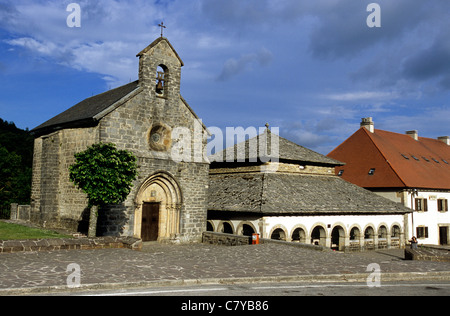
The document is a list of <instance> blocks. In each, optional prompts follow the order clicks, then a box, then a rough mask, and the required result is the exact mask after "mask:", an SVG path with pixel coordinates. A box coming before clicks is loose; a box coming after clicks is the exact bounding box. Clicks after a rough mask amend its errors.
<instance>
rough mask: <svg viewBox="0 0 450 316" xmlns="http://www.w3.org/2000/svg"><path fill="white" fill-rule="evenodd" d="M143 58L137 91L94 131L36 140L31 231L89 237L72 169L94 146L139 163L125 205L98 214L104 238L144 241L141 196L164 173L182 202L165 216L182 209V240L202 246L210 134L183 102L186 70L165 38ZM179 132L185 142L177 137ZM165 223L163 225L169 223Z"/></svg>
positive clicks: (107, 114)
mask: <svg viewBox="0 0 450 316" xmlns="http://www.w3.org/2000/svg"><path fill="white" fill-rule="evenodd" d="M138 56H139V57H140V63H139V65H140V66H139V67H140V68H139V87H138V88H137V89H136V90H134V91H133V92H131V93H130V94H128V95H127V96H125V97H123V98H122V99H121V100H118V101H117V102H115V103H114V104H112V105H111V106H110V107H109V108H107V109H104V110H103V111H102V112H100V113H97V114H96V115H95V116H94V117H93V118H92V119H93V122H98V124H97V125H96V126H95V127H84V128H74V129H61V130H59V131H56V132H54V133H52V134H49V135H44V136H41V137H39V138H37V139H36V140H35V146H34V160H33V180H32V200H31V212H30V220H31V221H32V222H33V223H36V224H38V225H41V226H44V225H45V226H46V227H49V228H66V229H69V230H71V231H85V230H86V229H87V225H88V217H89V211H88V209H87V206H88V203H87V202H88V201H87V198H86V195H85V194H84V193H83V192H82V191H80V190H78V189H76V188H75V186H74V184H73V183H72V182H71V181H70V179H69V166H70V165H72V164H73V163H74V162H75V158H74V154H75V153H77V152H80V151H83V150H85V149H86V148H87V147H88V146H90V145H92V144H94V143H98V142H103V143H113V144H115V145H116V146H117V148H118V149H124V150H129V151H131V152H132V153H133V154H134V155H135V156H136V157H137V158H138V166H139V169H138V173H139V176H138V179H137V180H136V181H135V182H134V183H133V188H132V191H131V193H130V195H129V196H128V198H127V200H126V201H124V203H122V204H121V205H111V206H106V207H104V208H102V209H101V210H100V212H99V214H100V217H99V221H98V233H99V234H100V235H106V236H139V234H136V232H138V231H139V229H137V227H136V226H139V225H141V223H140V222H139V218H138V216H137V214H138V210H139V205H140V204H142V203H143V201H137V200H136V199H137V196H138V194H139V192H140V190H141V188H142V186H143V185H145V184H146V181H147V180H148V179H149V178H151V177H152V176H154V175H155V174H158V173H164V174H167V175H169V176H170V177H171V178H172V179H174V183H176V187H177V189H178V190H179V191H180V192H181V194H180V196H179V200H178V201H171V203H173V205H172V204H171V205H167V207H165V208H164V209H165V210H169V209H170V211H172V210H173V208H176V209H177V210H178V209H179V220H178V222H179V226H180V229H179V232H178V236H177V239H178V240H179V241H198V242H199V241H200V240H201V233H202V232H203V231H204V230H205V229H206V203H207V189H208V169H209V162H208V161H207V159H206V158H205V157H204V155H203V151H204V149H205V148H206V137H204V136H205V135H204V134H205V132H206V131H205V129H204V126H203V125H202V124H201V122H199V121H198V120H197V117H196V115H195V114H194V113H193V111H192V109H191V108H190V107H189V105H188V104H187V103H186V101H185V100H184V99H183V98H182V97H181V96H180V80H181V67H182V66H183V63H182V61H181V59H180V58H179V56H178V55H177V53H176V52H175V51H174V49H173V47H172V46H171V45H170V44H169V43H168V41H166V40H165V39H162V38H161V39H158V40H156V41H155V42H154V43H153V44H152V45H150V46H149V47H147V48H146V49H144V50H143V51H142V52H141V53H140V54H139V55H138ZM159 66H161V67H162V68H163V69H164V71H165V83H164V92H163V93H158V92H156V89H155V79H156V72H157V67H159ZM179 130H182V131H184V132H185V134H187V135H185V134H180V133H176V131H179ZM153 133H156V134H157V135H153ZM158 133H160V134H161V135H160V134H158ZM160 139H161V141H160ZM152 142H157V143H158V144H154V143H152ZM174 148H175V149H176V150H178V153H180V151H182V152H183V155H182V158H183V159H180V160H177V159H173V149H174ZM156 202H160V201H156ZM167 203H169V202H167ZM164 216H165V217H164ZM164 216H163V217H162V218H168V216H167V215H164ZM178 222H177V223H178Z"/></svg>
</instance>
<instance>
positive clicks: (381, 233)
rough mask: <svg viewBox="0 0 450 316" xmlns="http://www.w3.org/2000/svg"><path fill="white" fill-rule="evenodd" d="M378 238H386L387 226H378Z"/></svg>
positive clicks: (382, 224) (383, 224)
mask: <svg viewBox="0 0 450 316" xmlns="http://www.w3.org/2000/svg"><path fill="white" fill-rule="evenodd" d="M377 232H378V238H388V234H389V231H388V225H386V224H385V223H381V224H380V225H378V229H377Z"/></svg>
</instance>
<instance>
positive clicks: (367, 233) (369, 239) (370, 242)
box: [364, 224, 376, 250]
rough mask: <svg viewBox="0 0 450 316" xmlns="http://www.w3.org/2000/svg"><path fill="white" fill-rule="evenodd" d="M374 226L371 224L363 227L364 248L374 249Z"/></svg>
mask: <svg viewBox="0 0 450 316" xmlns="http://www.w3.org/2000/svg"><path fill="white" fill-rule="evenodd" d="M375 234H376V232H375V228H374V226H373V225H372V224H368V225H366V226H365V227H364V247H365V248H366V250H373V249H375Z"/></svg>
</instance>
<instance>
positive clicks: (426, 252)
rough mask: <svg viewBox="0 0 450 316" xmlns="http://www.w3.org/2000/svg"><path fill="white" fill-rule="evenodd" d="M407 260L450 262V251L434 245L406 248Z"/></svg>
mask: <svg viewBox="0 0 450 316" xmlns="http://www.w3.org/2000/svg"><path fill="white" fill-rule="evenodd" d="M405 260H421V261H437V262H450V251H449V250H447V249H439V248H432V247H420V248H418V249H408V248H406V249H405Z"/></svg>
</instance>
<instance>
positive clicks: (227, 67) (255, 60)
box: [217, 48, 273, 81]
mask: <svg viewBox="0 0 450 316" xmlns="http://www.w3.org/2000/svg"><path fill="white" fill-rule="evenodd" d="M272 59H273V55H272V53H271V52H270V51H269V50H267V49H265V48H263V49H261V50H259V51H258V52H257V53H252V54H245V55H242V56H241V57H239V59H234V58H231V59H228V60H227V61H226V62H225V64H224V66H223V69H222V72H221V73H220V75H219V76H218V77H217V80H218V81H225V80H228V79H230V78H232V77H234V76H237V75H238V74H240V73H242V72H244V71H245V70H246V69H247V68H248V67H250V66H251V65H252V64H257V65H259V66H260V67H264V66H267V65H269V64H270V63H271V62H272Z"/></svg>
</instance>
